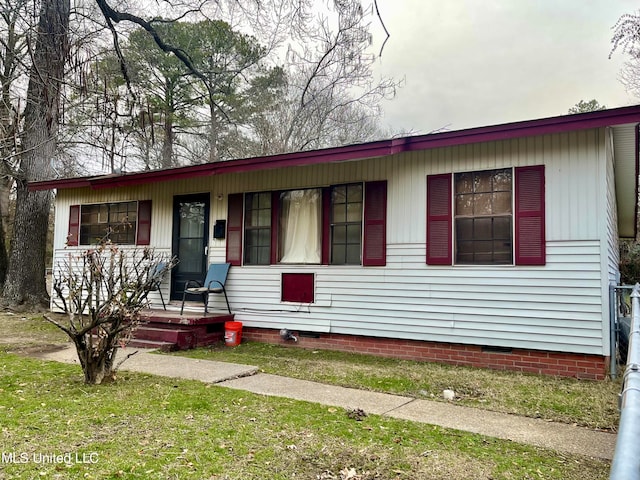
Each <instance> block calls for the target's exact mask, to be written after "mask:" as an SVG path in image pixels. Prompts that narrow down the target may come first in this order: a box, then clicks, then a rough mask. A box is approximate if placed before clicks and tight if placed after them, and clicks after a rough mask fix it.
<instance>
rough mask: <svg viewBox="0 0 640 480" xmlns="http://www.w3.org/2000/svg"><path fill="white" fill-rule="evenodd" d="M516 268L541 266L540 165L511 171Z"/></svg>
mask: <svg viewBox="0 0 640 480" xmlns="http://www.w3.org/2000/svg"><path fill="white" fill-rule="evenodd" d="M515 197H516V211H515V224H516V225H515V235H516V239H515V243H516V252H515V253H516V265H544V264H545V263H546V254H545V250H546V249H545V225H544V222H545V217H544V165H535V166H532V167H519V168H516V169H515Z"/></svg>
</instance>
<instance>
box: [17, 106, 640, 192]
mask: <svg viewBox="0 0 640 480" xmlns="http://www.w3.org/2000/svg"><path fill="white" fill-rule="evenodd" d="M638 122H640V106H638V105H636V106H632V107H621V108H615V109H609V110H599V111H596V112H588V113H581V114H572V115H563V116H559V117H550V118H543V119H536V120H527V121H520V122H513V123H507V124H501V125H493V126H488V127H477V128H470V129H466V130H456V131H452V132H441V133H434V134H427V135H420V136H415V137H403V138H397V139H392V140H382V141H376V142H369V143H363V144H358V145H347V146H344V147H334V148H327V149H322V150H310V151H304V152H294V153H285V154H281V155H271V156H266V157H255V158H244V159H239V160H228V161H224V162H214V163H205V164H201V165H193V166H188V167H178V168H172V169H166V170H153V171H147V172H137V173H129V174H122V175H105V176H99V177H82V178H70V179H60V180H48V181H44V182H33V183H30V184H29V189H30V190H50V189H53V188H58V189H60V188H80V187H90V188H93V189H99V188H114V187H125V186H134V185H142V184H146V183H156V182H164V181H170V180H178V179H185V178H195V177H201V176H209V175H222V174H229V173H241V172H249V171H259V170H267V169H274V168H286V167H293V166H304V165H314V164H321V163H333V162H344V161H350V160H363V159H366V158H374V157H380V156H386V155H393V154H396V153H401V152H404V151H417V150H427V149H432V148H440V147H450V146H455V145H466V144H470V143H480V142H489V141H499V140H508V139H512V138H520V137H528V136H534V135H546V134H552V133H561V132H568V131H574V130H585V129H591V128H599V127H605V126H612V125H621V124H626V123H638Z"/></svg>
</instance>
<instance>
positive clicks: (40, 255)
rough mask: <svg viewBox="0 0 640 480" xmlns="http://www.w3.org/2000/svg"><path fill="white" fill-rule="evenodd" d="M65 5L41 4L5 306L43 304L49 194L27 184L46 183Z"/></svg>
mask: <svg viewBox="0 0 640 480" xmlns="http://www.w3.org/2000/svg"><path fill="white" fill-rule="evenodd" d="M69 3H70V2H69V0H43V1H42V5H41V9H40V21H39V23H38V34H37V39H36V46H35V50H34V56H33V64H32V67H31V73H30V76H29V86H28V89H27V105H26V107H25V111H24V122H25V127H24V134H23V135H24V136H23V140H22V146H23V151H22V154H21V156H20V168H19V170H18V176H17V179H16V214H15V221H14V227H13V236H12V241H11V254H10V256H9V268H8V271H7V278H6V281H5V285H4V290H3V299H4V301H5V302H6V303H8V304H10V305H18V304H27V305H29V306H46V305H48V294H47V289H46V282H45V257H46V239H47V226H48V221H49V210H50V208H51V192H49V191H44V192H30V191H29V190H28V188H27V182H29V181H36V180H44V179H46V178H51V177H52V174H53V166H52V161H53V158H54V156H55V153H56V134H57V131H58V121H59V118H58V115H59V103H60V89H61V85H62V78H63V75H64V65H65V62H66V60H67V54H68V49H69V45H68V42H69V16H70V5H69Z"/></svg>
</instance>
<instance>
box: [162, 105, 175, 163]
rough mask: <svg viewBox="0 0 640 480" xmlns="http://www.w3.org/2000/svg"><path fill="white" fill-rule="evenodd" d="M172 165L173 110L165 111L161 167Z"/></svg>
mask: <svg viewBox="0 0 640 480" xmlns="http://www.w3.org/2000/svg"><path fill="white" fill-rule="evenodd" d="M172 166H173V112H172V111H170V110H169V111H167V114H166V116H165V119H164V141H163V143H162V158H161V167H162V168H171V167H172Z"/></svg>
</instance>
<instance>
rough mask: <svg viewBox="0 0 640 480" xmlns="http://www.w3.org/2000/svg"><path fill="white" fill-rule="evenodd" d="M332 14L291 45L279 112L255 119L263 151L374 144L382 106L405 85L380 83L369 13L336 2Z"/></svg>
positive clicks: (277, 105)
mask: <svg viewBox="0 0 640 480" xmlns="http://www.w3.org/2000/svg"><path fill="white" fill-rule="evenodd" d="M332 13H333V15H331V16H324V17H321V18H320V21H319V22H318V23H314V20H313V19H307V26H306V28H305V29H304V31H302V32H298V34H297V35H296V37H294V41H292V42H291V43H290V44H289V48H288V51H287V56H286V62H285V70H286V73H287V85H286V88H285V89H283V90H282V92H281V94H282V97H281V98H278V99H276V101H274V108H273V109H272V110H271V111H270V112H268V113H266V114H265V115H263V116H260V117H258V118H256V119H255V121H256V122H255V124H256V132H257V134H258V136H259V143H260V144H261V145H262V146H263V147H264V151H263V152H262V153H264V154H267V153H281V152H287V151H295V150H308V149H313V148H321V147H327V146H335V145H341V144H346V143H356V142H362V141H367V140H372V139H373V138H375V137H379V135H381V131H380V130H379V129H378V128H377V127H376V125H375V120H376V119H377V118H378V117H379V115H380V103H381V101H382V100H384V99H388V98H391V97H393V96H394V95H395V91H396V89H397V88H398V87H399V82H397V81H395V80H393V79H379V80H376V79H375V78H374V76H373V72H372V68H373V63H374V62H375V60H376V55H375V54H374V53H371V51H370V50H371V41H372V39H371V34H370V33H369V25H368V22H367V15H371V12H369V13H367V12H366V11H365V10H364V9H363V7H362V5H361V3H360V2H359V1H351V0H343V1H336V2H334V11H333V12H332Z"/></svg>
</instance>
